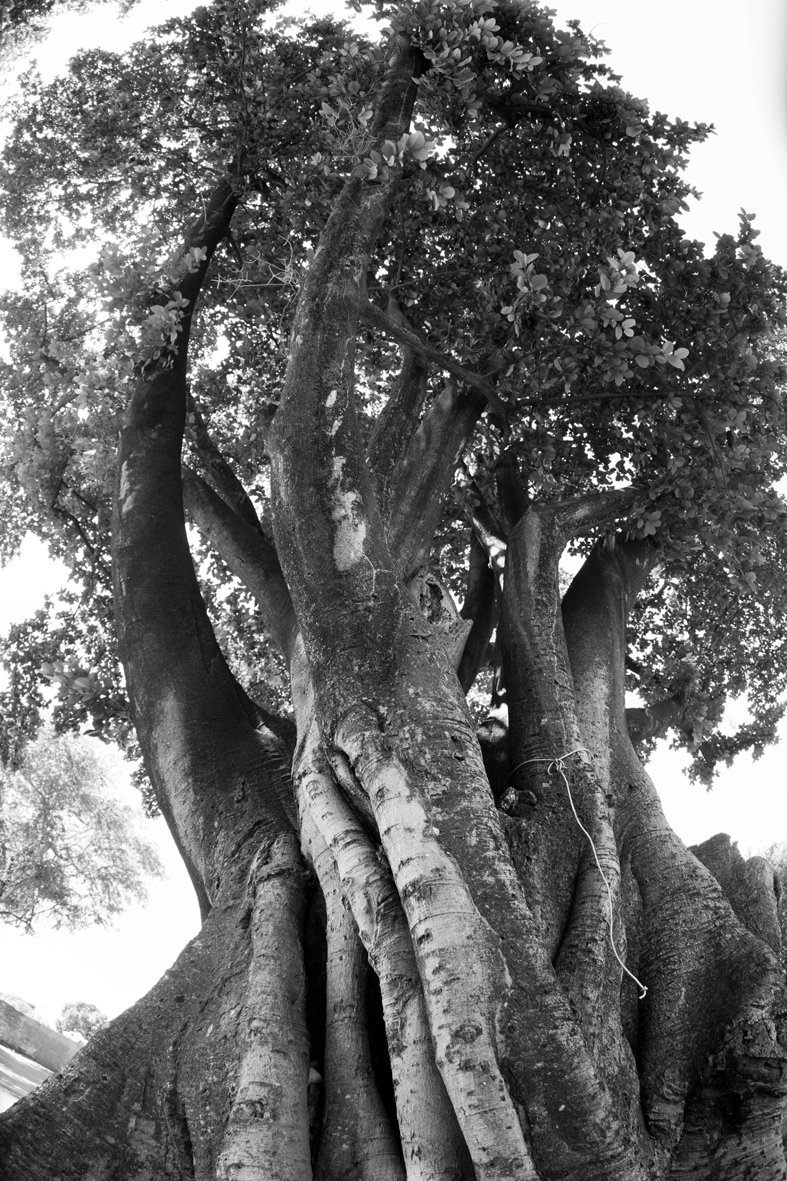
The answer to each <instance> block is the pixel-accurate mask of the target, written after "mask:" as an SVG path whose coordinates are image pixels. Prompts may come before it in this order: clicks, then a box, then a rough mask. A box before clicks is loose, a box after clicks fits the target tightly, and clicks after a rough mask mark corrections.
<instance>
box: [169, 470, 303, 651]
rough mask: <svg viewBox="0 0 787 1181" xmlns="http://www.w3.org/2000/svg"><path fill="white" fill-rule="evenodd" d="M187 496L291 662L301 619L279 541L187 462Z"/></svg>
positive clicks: (201, 525)
mask: <svg viewBox="0 0 787 1181" xmlns="http://www.w3.org/2000/svg"><path fill="white" fill-rule="evenodd" d="M183 502H184V506H185V508H186V511H187V512H188V514H189V515H190V516H191V517H192V519H193V521H194V523H195V524H196V525H197V527H198V529H199V530H200V532H202V533H203V534H204V535H205V537H207V538H208V540H209V541H210V542H211V544H212V545H213V546H214V547H215V548H216V551H217V552H218V553H219V555H220V556H221V558H222V560H223V561H224V562H226V563H227V565H228V566H229V568H230V570H231V571H232V573H233V574H234V575H235V576H236V578H239V579H240V580H241V582H243V584H244V586H246V587H247V588H248V589H249V590H250V591H251V593H252V594H253V595H254V597H255V598H256V600H257V602H258V604H259V607H260V611H261V612H262V616H263V619H264V620H265V623H266V625H267V627H268V629H269V631H270V633H271V635H272V636H273V639H274V642H275V643H276V645H277V646H278V648H279V650H280V651H281V653H282V655H283V656H284V658H285V660H286V661H287V662H288V663H289V660H290V657H291V655H292V645H293V643H294V640H295V635H296V634H297V628H298V623H297V620H296V618H295V610H294V608H293V605H292V599H291V598H290V592H289V590H288V589H287V584H286V582H285V581H284V575H283V574H282V571H281V566H280V565H279V558H278V555H277V553H276V547H275V546H274V545H273V543H272V542H270V541H269V540H268V539H267V538H266V537H265V535H264V534H263V533H262V532H261V531H258V530H257V529H254V528H253V527H252V526H250V525H249V524H248V523H247V522H246V521H245V520H243V519H242V518H241V517H240V516H239V515H238V514H237V513H235V512H234V511H233V509H231V508H230V507H229V505H228V504H226V502H225V501H224V500H222V498H221V497H220V496H218V495H217V494H216V493H215V492H214V491H213V489H212V488H211V487H210V486H209V485H208V484H207V483H206V482H205V481H204V480H203V479H201V477H200V476H198V475H197V474H196V473H195V472H193V471H191V470H190V469H189V468H187V467H184V468H183ZM255 517H256V513H255Z"/></svg>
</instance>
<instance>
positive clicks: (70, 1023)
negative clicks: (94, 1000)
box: [55, 1001, 109, 1042]
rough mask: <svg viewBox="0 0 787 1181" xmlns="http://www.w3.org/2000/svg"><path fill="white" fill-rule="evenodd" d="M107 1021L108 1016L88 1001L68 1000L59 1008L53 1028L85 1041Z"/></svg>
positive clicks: (67, 1035)
mask: <svg viewBox="0 0 787 1181" xmlns="http://www.w3.org/2000/svg"><path fill="white" fill-rule="evenodd" d="M108 1023H109V1018H108V1017H107V1016H105V1014H104V1013H102V1012H101V1010H100V1009H99V1008H98V1006H97V1005H94V1004H91V1002H90V1001H69V1002H68V1003H66V1004H65V1005H63V1008H62V1009H61V1010H60V1016H59V1017H58V1019H57V1021H56V1022H55V1029H56V1030H58V1032H59V1033H62V1034H65V1036H66V1037H70V1038H75V1039H76V1040H77V1041H83V1042H87V1041H89V1040H90V1038H91V1037H92V1036H93V1034H94V1033H98V1031H99V1029H103V1028H104V1026H105V1025H107V1024H108Z"/></svg>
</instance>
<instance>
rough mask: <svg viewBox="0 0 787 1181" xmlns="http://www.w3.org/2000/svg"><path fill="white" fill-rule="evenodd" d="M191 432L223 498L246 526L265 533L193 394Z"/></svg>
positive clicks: (189, 416)
mask: <svg viewBox="0 0 787 1181" xmlns="http://www.w3.org/2000/svg"><path fill="white" fill-rule="evenodd" d="M188 428H189V433H190V434H191V435H192V436H193V438H194V443H195V445H196V449H197V453H198V455H199V457H200V459H201V460H202V462H203V463H204V465H205V467H206V469H207V471H208V472H209V473H210V475H211V478H212V479H213V481H214V484H215V487H216V489H217V490H218V492H219V494H220V495H221V497H222V498H223V499H224V500H226V502H227V504H229V505H230V506H231V508H233V509H234V511H235V512H236V513H237V515H238V516H239V517H240V519H241V520H242V521H243V523H244V524H245V525H248V526H249V528H250V529H254V530H256V532H257V533H262V532H263V528H262V525H261V524H260V519H259V517H258V516H257V510H256V509H255V507H254V505H253V503H252V501H251V498H250V496H249V494H248V492H247V491H246V489H245V488H244V487H243V484H242V483H241V482H240V480H239V479H238V477H237V476H236V475H235V472H234V471H233V470H232V466H231V465H230V464H229V463H228V462H227V460H226V459H225V457H224V456H223V455H222V453H221V451H220V450H219V448H218V447H217V446H216V444H215V442H214V441H213V439H212V438H211V435H210V432H209V431H208V428H207V426H206V424H205V420H204V418H203V417H202V414H201V413H200V409H199V407H198V406H197V403H196V402H195V401H194V399H193V397H192V396H191V394H189V413H188Z"/></svg>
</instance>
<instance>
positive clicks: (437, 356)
mask: <svg viewBox="0 0 787 1181" xmlns="http://www.w3.org/2000/svg"><path fill="white" fill-rule="evenodd" d="M360 316H361V321H362V322H363V323H364V324H368V325H369V326H370V327H373V328H379V329H380V330H381V331H383V332H384V333H385V334H386V336H389V337H390V338H391V340H395V341H396V342H397V344H400V345H402V346H403V347H405V348H408V349H411V350H412V352H414V353H417V354H418V355H419V356H420V357H423V359H424V360H425V361H432V362H433V363H434V364H435V365H438V366H439V367H440V368H441V369H444V370H445V371H446V372H447V373H450V374H452V375H453V376H454V377H455V378H457V380H458V381H460V382H462V384H463V385H467V386H470V388H471V389H474V390H477V391H478V393H479V394H483V396H484V397H485V398H486V401H487V403H488V404H489V406H490V408H491V409H492V410H495V411H496V412H497V413H498V414H499V415H500V416H501V418H503V420H504V421H506V420H507V419H508V413H509V407H508V406H507V405H506V404H505V402H503V401H502V400H501V399H500V397H499V396H498V394H497V393H496V391H495V387H494V386H493V385H492V383H491V382H490V381H488V380H487V379H486V378H485V377H482V376H481V375H480V374H479V373H474V372H473V370H472V369H466V368H465V367H464V365H460V364H459V362H458V361H455V360H454V358H453V357H450V356H448V355H447V354H446V353H442V352H440V350H439V349H436V348H434V346H433V345H430V344H429V343H428V342H427V341H425V340H423V339H422V338H421V337H420V336H419V335H418V333H417V332H415V331H414V330H413V329H412V328H410V327H409V325H407V324H402V323H400V322H398V321H397V320H395V319H393V317H392V316H389V315H387V313H386V312H384V311H383V310H382V308H378V307H377V306H376V305H375V304H373V303H371V302H368V303H365V304H364V306H363V307H362V308H361V313H360Z"/></svg>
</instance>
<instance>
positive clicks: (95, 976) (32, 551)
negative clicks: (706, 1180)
mask: <svg viewBox="0 0 787 1181" xmlns="http://www.w3.org/2000/svg"><path fill="white" fill-rule="evenodd" d="M550 6H551V7H552V8H553V9H555V10H556V12H557V14H558V20H562V21H565V20H568V19H570V18H572V17H578V18H579V19H580V20H581V21H582V24H583V27H584V28H585V30H586V31H590V32H592V33H593V34H594V35H595V36H597V37H598V38H599V39H601V40H604V41H605V42H606V43H607V45H608V46H609V47H610V48H611V49H612V51H613V52H612V56H611V57H610V58H609V59H608V61H609V63H610V64H611V65H612V66H613V67H614V68H615V69H616V70H617V72H618V73H620V74H622V75H623V82H624V85H625V86H626V87H627V88H628V89H629V90H631V92H632V93H633V94H636V95H637V96H638V97H640V98H646V99H648V100H649V101H650V103H651V106H652V107H653V108H655V109H658V110H661V111H664V112H665V113H666V114H668V115H670V116H673V117H674V116H680V117H681V118H683V119H688V120H691V121H697V122H707V123H714V124H715V126H716V129H717V134H716V135H715V136H713V137H712V138H711V140H710V142H709V143H707V144H705V145H703V146H702V147H700V148H698V149H696V150H695V151H694V153H693V154H692V162H691V165H690V169H689V172H688V177H689V180H690V182H691V183H692V184H693V185H695V186H696V187H697V188H698V189H700V190H701V191H702V192H703V194H704V196H703V200H702V202H701V203H699V204H697V205H696V206H695V207H694V208H693V210H692V212H691V213H690V214H688V215H687V216H686V225H687V229H688V230H689V232H690V233H692V234H693V235H694V236H696V237H697V238H699V239H701V240H702V241H704V242H706V243H708V244H710V243H712V241H713V231H717V232H727V231H732V232H734V231H735V229H736V228H737V214H738V210H739V209H741V208H744V209H746V210H747V211H748V212H750V213H756V214H757V222H756V224H757V226H758V227H759V228H760V229H761V231H762V236H761V238H760V239H759V242H760V244H761V245H762V247H763V249H764V251H765V253H766V254H767V255H769V256H770V257H771V258H773V259H774V260H775V261H777V262H780V263H781V264H782V265H783V266H787V228H785V218H784V200H785V194H787V68H786V66H787V59H785V52H787V6H785V5H784V3H783V0H749V2H748V3H747V4H746V6H745V9H742V8H741V6H740V4H739V3H733V2H732V0H661V3H659V4H658V5H654V4H653V3H651V2H648V3H643V2H641V0H552V3H551V5H550ZM192 7H194V3H193V0H169V2H167V0H143V3H142V4H141V5H140V6H139V8H138V9H137V10H136V12H135V13H134V14H133V25H130V22H127V23H126V24H125V25H124V24H122V23H121V22H118V21H112V20H111V19H110V18H109V17H108V16H107V13H106V12H104V13H101V12H99V13H98V14H96V15H93V16H91V17H89V18H87V19H77V18H75V17H69V18H66V19H65V20H61V21H60V22H59V23H58V26H57V28H56V30H55V32H54V35H53V36H52V38H51V39H50V41H49V43H48V44H47V46H46V50H45V52H44V53H42V55H41V59H40V60H41V66H42V68H43V69H44V70H45V71H46V73H47V74H54V73H56V72H58V71H59V70H60V69H61V68H62V66H63V64H64V63H65V62H66V60H67V59H68V57H69V56H70V55H71V54H72V53H74V52H75V51H76V50H77V49H79V48H83V47H88V46H94V45H98V44H103V45H105V46H107V47H108V48H121V47H122V45H123V44H124V43H126V42H127V41H128V40H130V39H132V38H131V37H129V34H128V33H127V31H126V29H127V28H128V27H132V28H133V30H134V34H135V35H136V34H137V33H138V31H139V30H140V29H141V28H143V27H144V26H145V24H146V23H150V21H152V20H161V19H164V18H165V17H167V16H169V15H177V14H179V13H182V12H185V11H189V10H190V9H191V8H192ZM312 8H313V9H315V10H317V9H319V10H320V11H338V10H339V5H338V4H330V3H319V4H317V3H315V4H313V5H312ZM15 270H16V268H15V265H14V260H13V256H12V255H11V254H10V252H9V251H8V250H7V249H5V250H4V248H3V246H2V244H0V280H1V281H2V285H3V286H5V285H11V283H12V282H13V278H14V274H15ZM63 574H64V572H63V571H62V568H61V569H59V570H58V568H57V567H56V566H55V564H53V563H51V562H49V561H48V559H47V558H46V555H44V554H42V553H41V548H40V546H37V545H36V544H35V543H32V542H31V543H30V544H29V545H26V546H25V548H24V550H23V553H22V555H21V557H20V559H18V561H16V562H14V563H13V564H12V565H11V566H10V567H9V568H8V569H7V570H5V571H0V632H2V631H3V630H4V629H5V628H6V627H7V626H8V623H9V622H11V621H12V620H13V619H19V618H22V617H23V616H24V615H26V614H28V613H30V612H31V611H32V610H35V608H36V607H37V606H39V605H40V602H39V599H40V598H43V594H44V593H45V592H46V591H50V592H51V591H53V590H55V589H56V588H57V586H58V585H59V584H62V583H61V580H62V578H63ZM785 736H786V737H787V732H785ZM785 749H787V744H785V743H784V741H783V742H782V747H781V750H780V749H779V748H775V749H773V750H771V751H769V752H768V753H766V755H765V756H764V757H763V758H762V759H761V760H760V761H759V762H758V763H752V762H751V760H749V759H746V758H741V759H740V760H739V761H738V763H737V764H736V766H735V767H734V768H733V769H731V770H729V771H725V772H723V773H722V775H721V776H720V778H719V781H718V783H717V785H716V786H715V787H714V789H713V791H712V792H711V793H707V792H705V791H704V790H703V789H702V788H699V787H697V786H695V785H693V784H690V783H689V782H688V780H687V779H686V778H685V776H684V775H683V773H682V760H681V758H680V757H679V756H677V755H675V754H674V753H673V752H670V751H669V750H668V749H667V748H666V746H663V747H662V749H661V750H660V751H659V753H658V754H657V755H656V757H655V758H654V759H653V761H652V762H651V765H650V768H649V770H650V772H651V774H652V776H653V778H654V780H655V782H656V785H657V787H658V788H659V791H660V793H661V796H662V800H663V802H664V806H665V810H666V812H667V816H668V818H669V819H670V821H671V823H672V824H673V826H674V827H675V829H676V831H677V832H678V833H679V834H680V836H681V837H682V838H683V840H684V841H686V843H688V844H692V843H696V842H698V841H701V840H704V839H706V838H707V837H709V836H711V835H713V834H714V833H716V832H727V833H730V834H731V835H732V836H733V838H734V839H736V840H738V842H739V844H740V847H741V850H742V851H743V852H744V853H748V852H751V851H755V850H758V849H761V848H764V847H767V846H768V845H770V844H771V843H773V842H781V841H784V840H787V791H785V786H787V784H786V782H785V781H786V780H787V775H785V766H784V763H785V756H784V755H783V754H782V753H781V752H782V751H783V750H785ZM122 790H123V789H122ZM125 790H128V789H125ZM150 827H151V829H152V833H153V834H154V835H155V838H156V840H157V843H158V844H159V847H160V848H161V852H162V857H163V859H164V861H165V864H166V865H167V868H168V873H169V878H168V880H167V881H166V882H164V883H159V884H156V885H154V887H153V891H154V894H155V899H154V902H153V904H152V905H151V906H150V907H148V908H146V909H139V910H136V911H133V912H129V913H128V914H127V915H126V916H124V917H123V918H122V919H121V920H120V921H119V923H118V927H117V929H116V930H115V931H109V932H106V931H100V930H99V931H91V932H84V933H82V934H79V935H72V936H67V935H49V936H46V937H44V936H41V937H37V938H30V937H24V936H18V935H15V934H14V933H13V932H8V931H4V930H3V929H2V928H0V964H2V970H0V991H2V992H6V993H15V994H17V995H19V996H22V997H24V998H25V999H27V1000H29V1001H30V1002H32V1003H33V1004H35V1005H37V1006H39V1007H40V1010H41V1014H42V1016H43V1018H44V1019H45V1020H48V1021H50V1022H54V1019H55V1017H56V1016H57V1014H58V1012H59V1010H60V1008H61V1006H62V1005H63V1003H65V1002H66V1001H75V1000H85V1001H92V1002H93V1003H95V1004H97V1005H98V1007H99V1008H100V1009H102V1010H103V1011H104V1012H105V1013H107V1014H108V1015H110V1016H114V1015H115V1014H116V1013H118V1012H120V1011H122V1010H123V1009H124V1008H126V1007H127V1006H128V1005H130V1004H131V1003H133V1001H134V1000H135V999H137V997H139V996H141V995H142V994H143V993H144V992H145V991H146V990H147V989H148V988H149V987H151V986H152V985H153V984H154V983H155V981H156V980H157V979H158V978H159V976H160V975H161V974H162V972H163V971H164V970H165V969H166V968H167V967H168V966H169V965H170V963H171V962H172V960H173V959H174V958H175V956H176V955H177V954H178V952H179V951H180V950H181V948H182V947H183V945H184V944H185V943H186V941H187V940H188V939H189V938H191V936H192V935H193V934H195V933H196V930H197V925H198V916H197V907H196V903H195V901H194V897H193V892H192V891H191V887H190V884H189V882H188V878H187V876H186V873H185V870H184V869H183V867H182V864H181V863H180V860H179V858H178V856H177V853H176V852H175V850H174V847H173V845H172V842H171V839H170V838H169V835H168V833H167V832H166V829H165V826H164V824H163V821H159V822H157V823H156V824H154V825H152V826H150Z"/></svg>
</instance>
